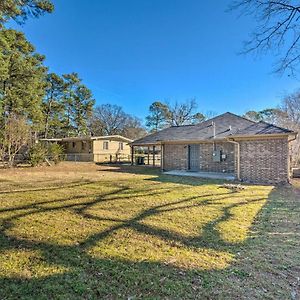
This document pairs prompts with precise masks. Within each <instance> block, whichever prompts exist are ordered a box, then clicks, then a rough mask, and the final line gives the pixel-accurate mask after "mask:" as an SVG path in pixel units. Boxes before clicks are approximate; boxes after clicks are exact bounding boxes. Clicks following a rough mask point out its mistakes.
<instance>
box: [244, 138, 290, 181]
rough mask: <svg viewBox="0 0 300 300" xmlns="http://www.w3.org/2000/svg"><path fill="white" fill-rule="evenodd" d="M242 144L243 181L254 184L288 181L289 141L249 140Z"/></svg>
mask: <svg viewBox="0 0 300 300" xmlns="http://www.w3.org/2000/svg"><path fill="white" fill-rule="evenodd" d="M239 143H240V151H241V152H240V167H241V170H240V172H241V173H240V174H241V179H242V180H244V181H247V182H254V183H271V184H273V183H285V182H287V181H288V159H289V151H288V140H287V138H281V139H268V140H252V141H251V140H248V141H239Z"/></svg>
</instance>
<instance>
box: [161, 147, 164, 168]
mask: <svg viewBox="0 0 300 300" xmlns="http://www.w3.org/2000/svg"><path fill="white" fill-rule="evenodd" d="M160 169H161V171H163V170H164V145H163V144H160Z"/></svg>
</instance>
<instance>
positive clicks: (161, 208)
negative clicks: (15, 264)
mask: <svg viewBox="0 0 300 300" xmlns="http://www.w3.org/2000/svg"><path fill="white" fill-rule="evenodd" d="M114 185H115V184H114ZM167 193H168V189H166V188H163V187H162V188H161V189H160V188H159V187H155V188H152V187H150V188H146V189H145V188H143V189H140V190H132V189H131V188H130V187H129V186H115V189H114V190H112V191H109V192H107V193H102V194H100V195H99V194H98V195H96V194H95V195H93V199H92V200H87V201H83V202H81V201H79V202H75V203H64V202H65V201H67V202H68V201H72V200H80V199H81V198H80V197H81V196H77V198H76V197H74V199H72V198H67V199H63V198H61V199H59V200H53V201H49V202H47V204H50V203H51V204H54V203H55V204H59V205H56V206H54V207H51V206H50V207H47V206H46V207H45V206H42V205H43V204H44V205H45V202H43V201H39V202H37V203H34V204H32V205H28V206H23V207H16V208H11V209H10V212H15V215H10V216H9V217H4V218H3V220H2V229H1V232H0V251H1V253H10V251H17V252H18V251H20V252H21V253H22V251H33V252H35V251H36V252H37V253H38V254H39V255H40V258H39V259H40V262H43V263H45V264H46V265H47V266H59V267H60V268H61V271H60V270H57V272H53V274H47V272H45V274H44V275H43V274H39V273H38V272H37V275H35V271H34V270H33V272H32V274H31V275H30V276H22V272H21V273H20V274H18V273H15V274H13V275H11V276H5V274H0V298H4V299H6V298H8V299H10V298H11V299H12V298H23V299H26V298H27V299H43V298H45V299H46V298H50V299H51V298H53V299H58V298H64V299H66V298H67V299H76V298H78V299H79V298H88V299H96V298H102V299H105V298H107V299H116V298H128V297H136V298H147V297H148V298H149V297H150V298H165V297H169V298H177V299H179V298H181V299H183V298H184V299H188V298H190V299H195V298H199V297H200V296H201V297H207V298H210V297H211V296H212V294H213V293H214V292H213V291H212V287H213V286H215V284H217V282H218V280H219V279H220V278H219V276H221V277H224V276H227V273H226V272H228V269H230V268H239V267H242V268H243V266H239V261H237V262H236V263H234V262H231V263H230V264H229V266H227V267H225V268H223V270H218V269H215V268H214V267H211V268H208V269H206V270H204V269H203V268H197V266H193V267H191V268H183V267H180V266H176V265H174V264H172V263H171V264H170V263H168V262H166V261H149V260H148V261H147V257H145V261H143V260H137V261H132V260H130V259H124V258H123V259H121V258H115V257H104V258H99V257H94V256H92V255H90V253H89V250H90V249H91V248H93V247H94V246H96V245H98V244H99V243H101V242H102V241H104V240H105V239H106V238H107V237H109V236H112V235H113V234H115V233H117V232H119V231H121V230H126V229H129V230H133V231H134V232H137V233H140V234H143V235H144V236H149V237H156V238H159V239H160V240H163V241H165V242H166V243H167V244H176V245H177V246H176V247H186V248H188V249H191V250H192V251H193V250H195V251H198V250H203V249H207V250H214V251H225V252H227V253H229V254H230V255H232V256H235V255H236V253H237V252H238V251H241V248H242V249H244V250H243V251H245V255H248V252H249V251H251V241H248V240H247V239H245V240H244V241H243V242H242V243H239V244H236V243H230V242H228V241H225V240H224V239H223V238H222V236H221V235H220V232H219V231H218V230H217V226H218V224H220V223H221V222H226V221H228V220H230V219H231V218H232V217H233V213H232V209H234V208H237V207H241V208H242V207H243V206H246V205H248V204H249V203H255V202H259V201H262V200H263V199H262V198H260V197H253V196H252V197H251V199H247V197H245V199H244V200H243V201H240V202H238V203H230V205H225V206H224V207H222V213H221V215H220V216H218V217H217V218H215V219H213V220H212V221H209V222H207V223H206V224H205V225H204V226H203V228H202V233H201V235H199V236H197V237H193V238H191V237H186V236H182V235H180V234H176V233H174V232H172V231H169V230H166V229H162V228H156V227H153V226H150V225H149V224H146V223H145V222H144V221H145V220H147V219H148V218H149V217H153V216H160V215H161V214H163V213H166V212H179V211H181V210H189V209H191V208H195V207H199V208H203V209H205V208H207V207H210V206H215V205H219V204H218V203H219V202H218V201H224V200H226V198H228V197H233V196H234V195H235V194H236V193H224V192H220V193H218V194H216V193H215V194H214V198H213V199H212V198H211V195H209V194H207V195H195V196H191V197H182V198H180V199H175V200H172V201H165V202H164V203H161V204H159V205H152V206H150V207H148V208H146V209H143V210H142V211H141V212H139V213H136V214H135V215H134V216H132V217H129V218H126V219H124V218H118V217H116V218H105V217H102V216H98V215H94V214H93V213H91V212H90V210H91V209H92V208H93V207H95V206H97V205H101V204H102V203H107V202H114V201H119V200H121V199H124V198H126V197H127V198H128V199H135V198H138V197H144V196H147V195H154V196H155V195H162V194H167ZM277 193H278V191H273V192H271V194H270V196H269V199H270V200H269V201H267V205H266V206H265V207H264V208H263V212H262V213H261V214H260V219H261V220H263V221H264V224H263V225H260V224H259V225H258V226H256V227H257V233H256V234H257V236H258V238H259V239H261V237H262V236H263V237H264V238H265V239H270V236H268V235H266V234H265V231H266V228H265V227H264V226H267V228H268V224H269V223H268V218H270V216H271V215H273V214H276V210H275V211H274V209H277V208H278V206H277V204H278V203H277V202H276V201H275V200H274V197H275V199H277V198H276V197H278V196H276V195H277ZM78 197H79V198H78ZM198 200H201V201H198ZM274 201H275V204H274ZM177 205H180V206H177ZM281 205H284V203H282V202H281ZM57 210H69V211H71V212H72V213H75V214H76V215H78V216H80V217H81V218H84V219H92V220H94V221H98V222H102V221H110V222H112V225H111V226H109V227H108V228H107V229H106V230H102V231H99V232H96V233H94V234H91V235H89V236H88V237H87V238H86V239H84V240H83V241H81V242H79V243H76V244H74V245H61V244H56V243H49V242H46V241H34V240H29V239H23V238H20V237H16V236H12V235H8V234H7V232H8V231H9V229H11V228H13V227H14V225H15V221H17V220H19V219H20V218H22V217H25V216H32V215H39V214H43V213H45V212H54V211H57ZM3 212H4V211H3V210H2V211H0V217H1V213H3ZM256 221H257V219H256ZM141 242H142V241H141ZM128 243H130V240H128ZM261 250H262V249H261ZM157 251H164V249H157ZM261 252H262V253H263V251H261ZM100 254H101V255H102V254H103V253H100ZM8 259H9V257H8ZM32 259H33V263H35V261H34V260H35V259H36V258H34V257H33V258H32ZM39 259H38V260H39ZM37 263H38V264H39V261H38V262H37ZM46 269H47V268H46ZM230 274H231V273H230Z"/></svg>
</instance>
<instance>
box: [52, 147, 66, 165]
mask: <svg viewBox="0 0 300 300" xmlns="http://www.w3.org/2000/svg"><path fill="white" fill-rule="evenodd" d="M63 154H64V148H63V146H61V145H58V144H51V145H50V146H49V147H48V155H49V157H50V159H51V160H52V161H53V162H54V163H55V164H58V163H59V162H60V161H62V160H63Z"/></svg>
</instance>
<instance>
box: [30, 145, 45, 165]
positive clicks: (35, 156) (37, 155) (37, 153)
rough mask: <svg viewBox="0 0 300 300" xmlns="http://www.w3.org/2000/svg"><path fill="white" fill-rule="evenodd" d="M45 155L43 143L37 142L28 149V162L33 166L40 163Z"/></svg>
mask: <svg viewBox="0 0 300 300" xmlns="http://www.w3.org/2000/svg"><path fill="white" fill-rule="evenodd" d="M46 156H47V149H46V147H45V146H44V145H42V144H40V143H37V144H34V145H33V146H31V148H30V150H29V162H30V164H31V165H32V166H33V167H36V166H38V165H40V164H42V163H43V162H44V161H45V158H46Z"/></svg>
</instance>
